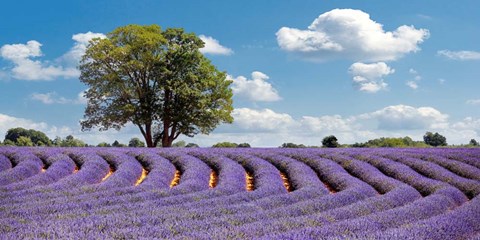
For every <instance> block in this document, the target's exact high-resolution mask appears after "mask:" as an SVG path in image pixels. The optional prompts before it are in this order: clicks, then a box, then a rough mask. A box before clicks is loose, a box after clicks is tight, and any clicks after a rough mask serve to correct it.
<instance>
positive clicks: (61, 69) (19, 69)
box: [0, 32, 105, 81]
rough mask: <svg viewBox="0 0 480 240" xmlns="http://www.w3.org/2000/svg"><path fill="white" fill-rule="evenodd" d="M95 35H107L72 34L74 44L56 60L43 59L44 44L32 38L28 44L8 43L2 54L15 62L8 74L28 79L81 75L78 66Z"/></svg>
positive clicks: (97, 35) (97, 34)
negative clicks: (42, 48)
mask: <svg viewBox="0 0 480 240" xmlns="http://www.w3.org/2000/svg"><path fill="white" fill-rule="evenodd" d="M94 37H105V35H103V34H101V33H92V32H87V33H79V34H75V35H73V36H72V39H73V40H74V41H75V43H74V46H73V47H72V48H71V49H70V50H69V51H68V52H67V53H65V54H64V55H63V56H62V57H60V58H59V59H56V61H42V60H38V59H37V58H38V57H42V56H43V54H42V51H41V47H42V44H41V43H40V42H38V41H35V40H31V41H28V42H27V43H26V44H22V43H19V44H6V45H3V46H2V47H1V48H0V56H1V57H2V58H4V59H5V60H7V61H10V62H11V63H12V64H13V67H12V68H10V69H8V70H9V72H8V75H9V76H10V77H12V78H14V79H19V80H27V81H42V80H43V81H48V80H54V79H57V78H76V77H78V76H79V75H80V72H79V71H78V70H77V68H76V66H77V64H78V61H79V60H80V58H81V56H82V55H83V54H84V53H85V49H86V46H87V44H88V41H89V40H90V39H92V38H94Z"/></svg>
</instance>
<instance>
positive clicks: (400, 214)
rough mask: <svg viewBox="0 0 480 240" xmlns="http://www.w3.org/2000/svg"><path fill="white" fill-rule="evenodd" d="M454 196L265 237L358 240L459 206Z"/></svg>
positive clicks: (435, 196)
mask: <svg viewBox="0 0 480 240" xmlns="http://www.w3.org/2000/svg"><path fill="white" fill-rule="evenodd" d="M370 158H371V156H370ZM382 162H385V161H374V163H375V164H377V165H380V168H382V166H381V164H382ZM383 167H384V166H383ZM397 167H400V165H397ZM384 170H385V169H384ZM390 170H392V169H390ZM404 170H405V169H404ZM410 171H411V172H407V174H406V175H409V174H408V173H410V174H413V175H415V174H414V173H413V171H412V170H410ZM412 179H413V178H412ZM455 195H458V194H454V196H453V198H452V197H451V196H448V194H447V195H445V193H444V192H441V191H438V192H437V193H435V194H431V195H428V196H427V197H425V198H421V199H418V200H416V201H414V202H412V203H409V204H407V205H404V206H400V207H396V208H393V209H390V210H387V211H382V212H378V213H373V214H371V215H368V216H364V217H361V218H358V219H353V220H348V221H341V222H338V223H333V224H330V225H328V224H327V225H325V224H320V226H322V225H325V226H322V227H316V228H312V227H304V228H297V229H295V230H292V231H290V232H287V233H281V234H278V233H275V234H271V235H267V236H266V238H291V237H293V238H295V236H304V237H309V236H310V237H311V236H322V237H325V238H338V237H342V238H344V237H346V238H357V237H358V236H359V235H357V234H365V233H368V232H375V231H384V230H386V229H388V228H391V227H393V226H397V225H399V224H404V223H407V222H411V221H419V220H422V219H426V218H429V217H435V216H438V215H441V214H443V213H445V212H447V211H449V210H450V209H454V208H455V207H457V206H458V202H456V201H455V197H456V196H455ZM447 196H448V197H447Z"/></svg>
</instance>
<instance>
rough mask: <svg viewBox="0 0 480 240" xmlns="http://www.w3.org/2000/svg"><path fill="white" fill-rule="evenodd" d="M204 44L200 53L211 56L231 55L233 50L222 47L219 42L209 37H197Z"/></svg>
mask: <svg viewBox="0 0 480 240" xmlns="http://www.w3.org/2000/svg"><path fill="white" fill-rule="evenodd" d="M198 37H199V38H200V39H202V41H203V42H204V43H205V46H204V47H203V48H201V49H200V52H201V53H206V54H212V55H232V54H233V50H232V49H230V48H227V47H225V46H222V45H221V44H220V42H219V41H218V40H217V39H215V38H213V37H209V36H205V35H200V36H198Z"/></svg>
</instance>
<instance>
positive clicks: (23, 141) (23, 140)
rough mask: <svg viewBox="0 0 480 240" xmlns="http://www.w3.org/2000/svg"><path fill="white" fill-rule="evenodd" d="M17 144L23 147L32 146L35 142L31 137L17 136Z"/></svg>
mask: <svg viewBox="0 0 480 240" xmlns="http://www.w3.org/2000/svg"><path fill="white" fill-rule="evenodd" d="M16 145H17V146H21V147H32V146H33V142H32V140H31V139H30V138H29V137H25V136H20V137H18V138H17V144H16Z"/></svg>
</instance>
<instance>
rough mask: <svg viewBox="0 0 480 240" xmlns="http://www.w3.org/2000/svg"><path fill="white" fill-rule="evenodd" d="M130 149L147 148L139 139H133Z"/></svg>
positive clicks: (129, 144)
mask: <svg viewBox="0 0 480 240" xmlns="http://www.w3.org/2000/svg"><path fill="white" fill-rule="evenodd" d="M128 146H129V147H145V143H144V142H142V140H140V139H139V138H132V139H130V141H129V142H128Z"/></svg>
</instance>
